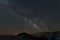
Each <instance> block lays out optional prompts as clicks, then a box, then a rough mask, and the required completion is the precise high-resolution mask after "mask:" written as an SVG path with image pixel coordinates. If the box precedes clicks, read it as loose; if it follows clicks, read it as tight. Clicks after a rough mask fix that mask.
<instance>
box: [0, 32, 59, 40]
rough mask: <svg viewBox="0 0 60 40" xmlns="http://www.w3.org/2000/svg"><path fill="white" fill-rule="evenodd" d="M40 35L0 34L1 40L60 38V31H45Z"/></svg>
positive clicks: (55, 39) (56, 39) (53, 39)
mask: <svg viewBox="0 0 60 40" xmlns="http://www.w3.org/2000/svg"><path fill="white" fill-rule="evenodd" d="M43 33H44V34H43V35H41V36H40V35H38V36H39V37H36V36H32V35H31V34H27V33H19V34H18V35H17V36H0V40H60V32H43Z"/></svg>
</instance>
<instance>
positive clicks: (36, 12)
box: [0, 0, 60, 35]
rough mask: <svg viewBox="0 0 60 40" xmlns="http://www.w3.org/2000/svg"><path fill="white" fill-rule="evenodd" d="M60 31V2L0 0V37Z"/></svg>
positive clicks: (58, 0) (49, 0)
mask: <svg viewBox="0 0 60 40" xmlns="http://www.w3.org/2000/svg"><path fill="white" fill-rule="evenodd" d="M59 30H60V0H0V35H14V34H18V33H21V32H27V33H39V32H47V31H50V32H51V31H59Z"/></svg>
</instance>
